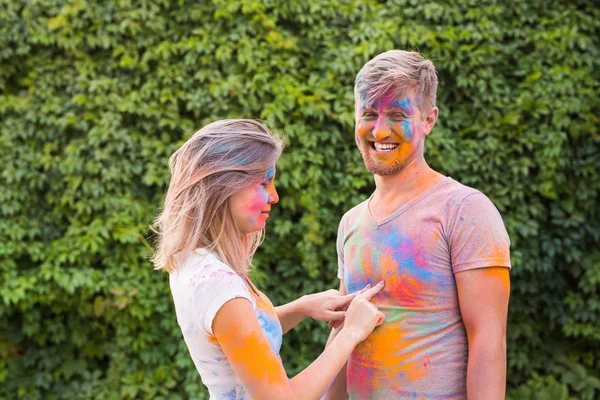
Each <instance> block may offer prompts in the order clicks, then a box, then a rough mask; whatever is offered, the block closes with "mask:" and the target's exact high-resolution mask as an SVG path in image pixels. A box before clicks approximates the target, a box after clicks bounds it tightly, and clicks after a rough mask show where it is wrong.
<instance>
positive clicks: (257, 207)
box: [229, 166, 279, 233]
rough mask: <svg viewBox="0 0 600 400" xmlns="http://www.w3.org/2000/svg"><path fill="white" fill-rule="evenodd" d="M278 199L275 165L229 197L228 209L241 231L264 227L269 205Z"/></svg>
mask: <svg viewBox="0 0 600 400" xmlns="http://www.w3.org/2000/svg"><path fill="white" fill-rule="evenodd" d="M278 201H279V196H278V195H277V191H276V190H275V166H272V167H271V168H269V171H268V172H267V173H266V175H264V176H263V177H261V178H260V179H257V181H256V182H255V183H253V184H252V185H251V186H249V187H247V188H245V189H242V190H240V191H239V192H237V193H235V194H234V195H233V196H231V198H230V199H229V209H230V210H231V214H232V215H233V220H234V222H235V224H236V226H237V227H238V228H239V229H240V230H241V231H242V232H243V233H250V232H256V231H260V230H261V229H264V227H265V224H266V222H267V218H269V212H270V211H271V205H272V204H275V203H277V202H278Z"/></svg>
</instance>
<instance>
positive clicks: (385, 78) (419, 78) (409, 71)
mask: <svg viewBox="0 0 600 400" xmlns="http://www.w3.org/2000/svg"><path fill="white" fill-rule="evenodd" d="M437 84H438V79H437V73H436V70H435V66H434V65H433V63H432V62H431V61H429V60H426V59H424V58H423V57H422V56H421V55H420V54H419V53H416V52H412V51H404V50H390V51H386V52H385V53H381V54H379V55H378V56H376V57H374V58H373V59H371V60H370V61H369V62H367V63H366V64H365V65H364V66H363V67H362V69H361V70H360V71H359V72H358V74H357V75H356V82H355V85H354V93H355V96H356V100H359V99H360V101H361V102H362V105H363V106H364V107H367V108H368V107H372V106H373V104H374V103H375V102H376V101H378V100H381V99H383V98H384V97H386V96H390V95H391V96H393V97H394V98H398V97H399V96H401V95H403V94H404V93H406V91H407V90H409V89H412V88H414V89H415V94H416V99H415V100H416V102H417V107H419V109H420V110H421V112H422V116H423V118H425V116H426V115H427V113H429V111H430V110H431V109H432V108H434V107H435V96H436V92H437Z"/></svg>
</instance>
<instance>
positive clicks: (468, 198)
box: [327, 50, 510, 400]
mask: <svg viewBox="0 0 600 400" xmlns="http://www.w3.org/2000/svg"><path fill="white" fill-rule="evenodd" d="M436 89H437V75H436V71H435V67H434V66H433V64H432V62H431V61H428V60H425V59H424V58H423V57H421V55H419V54H418V53H415V52H406V51H399V50H392V51H388V52H386V53H383V54H380V55H378V56H377V57H375V58H373V59H372V60H371V61H369V62H368V63H367V64H365V66H364V67H363V68H362V69H361V71H360V72H359V73H358V75H357V78H356V86H355V102H356V104H355V105H356V107H355V108H356V132H355V134H356V136H355V139H356V144H357V145H358V148H359V150H360V152H361V154H362V157H363V160H364V163H365V166H366V167H367V169H368V170H369V172H371V173H372V174H373V175H374V177H375V184H376V189H375V192H374V193H373V194H372V195H371V197H370V198H369V199H368V200H366V201H364V202H363V203H361V204H359V205H358V206H356V207H354V208H353V209H351V210H350V211H348V212H347V213H346V214H345V215H344V216H343V218H342V221H341V223H340V227H339V232H338V246H337V248H338V258H339V260H338V263H339V273H338V277H339V279H340V281H341V283H340V291H341V292H342V293H352V292H355V291H356V290H358V289H360V288H362V287H364V286H365V285H367V284H368V283H371V284H375V283H377V282H379V281H380V280H385V281H386V288H385V290H383V291H382V292H381V293H379V294H378V295H377V296H376V297H375V299H376V300H375V303H376V304H377V306H378V307H379V308H380V310H382V311H384V312H385V314H386V320H385V323H384V324H383V325H382V326H380V327H379V328H378V329H376V330H375V331H374V332H373V333H372V334H371V335H370V336H369V337H368V338H367V339H366V340H365V341H364V342H363V343H361V344H360V345H359V346H357V347H356V349H355V350H354V352H353V353H352V356H351V358H350V360H349V361H348V364H347V371H342V372H341V373H340V374H339V375H338V377H337V378H336V380H335V381H334V383H333V384H332V386H331V388H330V391H329V393H328V394H327V398H329V399H347V398H350V399H360V400H363V399H364V400H367V399H381V400H387V399H426V400H430V399H431V400H433V399H436V400H437V399H444V400H450V399H468V400H480V399H481V400H495V399H498V400H500V399H504V396H505V383H506V317H507V311H508V299H509V293H510V280H509V273H508V272H509V269H510V256H509V246H510V241H509V238H508V235H507V233H506V230H505V228H504V224H503V222H502V218H501V216H500V214H499V213H498V211H497V210H496V208H495V207H494V205H493V204H492V203H491V202H490V200H489V199H488V198H487V197H486V196H485V195H484V194H482V193H481V192H479V191H477V190H475V189H472V188H469V187H467V186H464V185H462V184H460V183H458V182H456V181H454V180H452V179H451V178H449V177H445V176H443V175H442V174H440V173H438V172H436V171H434V170H433V169H431V168H430V167H429V166H428V165H427V163H426V161H425V159H424V143H425V137H426V136H427V135H429V133H430V132H431V130H432V128H433V126H434V125H435V122H436V120H437V117H438V109H437V107H436V106H435V97H436ZM335 334H336V330H334V331H333V332H332V337H333V336H335Z"/></svg>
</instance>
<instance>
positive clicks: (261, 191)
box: [258, 186, 269, 202]
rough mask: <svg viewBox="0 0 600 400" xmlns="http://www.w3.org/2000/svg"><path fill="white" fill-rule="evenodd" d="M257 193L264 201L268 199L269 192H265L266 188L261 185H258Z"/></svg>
mask: <svg viewBox="0 0 600 400" xmlns="http://www.w3.org/2000/svg"><path fill="white" fill-rule="evenodd" d="M258 194H259V195H260V196H261V197H262V200H263V201H264V202H268V201H269V194H268V193H267V190H266V189H265V188H264V187H263V186H259V187H258Z"/></svg>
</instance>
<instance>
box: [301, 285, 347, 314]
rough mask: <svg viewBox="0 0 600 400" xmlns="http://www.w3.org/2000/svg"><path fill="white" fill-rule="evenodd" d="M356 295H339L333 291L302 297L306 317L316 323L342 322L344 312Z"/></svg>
mask: <svg viewBox="0 0 600 400" xmlns="http://www.w3.org/2000/svg"><path fill="white" fill-rule="evenodd" d="M357 295H358V293H351V294H347V295H341V294H340V292H339V291H337V290H335V289H329V290H326V291H324V292H320V293H313V294H309V295H306V296H303V297H302V303H303V308H304V310H305V312H306V315H308V316H309V317H311V318H312V319H314V320H317V321H343V320H344V315H345V314H346V312H345V310H346V309H347V308H348V305H349V304H350V302H351V301H352V299H354V298H355V297H356V296H357Z"/></svg>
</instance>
